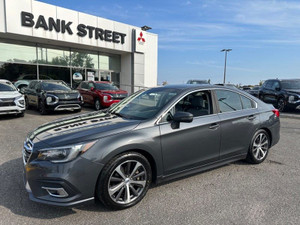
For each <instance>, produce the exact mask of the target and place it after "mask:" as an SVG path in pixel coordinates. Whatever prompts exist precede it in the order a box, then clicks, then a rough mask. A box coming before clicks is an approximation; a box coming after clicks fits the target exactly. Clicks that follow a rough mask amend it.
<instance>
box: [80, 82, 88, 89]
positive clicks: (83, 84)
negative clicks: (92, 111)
mask: <svg viewBox="0 0 300 225" xmlns="http://www.w3.org/2000/svg"><path fill="white" fill-rule="evenodd" d="M81 88H83V89H88V88H89V86H88V85H87V83H86V82H82V84H81Z"/></svg>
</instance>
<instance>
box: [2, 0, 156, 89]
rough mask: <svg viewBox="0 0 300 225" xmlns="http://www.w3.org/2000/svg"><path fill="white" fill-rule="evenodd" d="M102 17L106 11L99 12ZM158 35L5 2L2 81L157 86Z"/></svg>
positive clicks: (26, 0) (28, 1) (31, 0)
mask: <svg viewBox="0 0 300 225" xmlns="http://www.w3.org/2000/svg"><path fill="white" fill-rule="evenodd" d="M99 13H101V11H99ZM157 42H158V37H157V35H156V34H153V33H150V32H147V31H145V30H144V29H141V28H140V27H135V26H131V25H127V24H124V23H119V22H116V21H112V20H108V19H104V18H101V17H96V16H93V15H88V14H85V13H81V12H77V11H73V10H69V9H65V8H61V7H57V6H54V5H49V4H46V3H42V2H39V1H35V0H0V79H7V80H10V81H13V82H15V81H20V80H21V81H22V80H25V81H27V80H32V79H55V80H64V81H65V82H66V83H68V84H69V85H70V86H72V87H76V86H77V85H78V83H79V82H80V81H81V80H96V81H97V80H99V81H101V80H104V81H112V82H114V83H115V84H116V85H118V86H119V87H120V88H122V89H125V90H127V91H129V92H133V91H135V90H138V89H139V88H140V87H153V86H156V85H157V50H158V46H157Z"/></svg>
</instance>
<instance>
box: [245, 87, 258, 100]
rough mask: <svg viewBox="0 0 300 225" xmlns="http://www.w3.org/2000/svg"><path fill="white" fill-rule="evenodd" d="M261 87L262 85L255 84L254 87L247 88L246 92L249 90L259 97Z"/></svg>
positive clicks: (251, 93)
mask: <svg viewBox="0 0 300 225" xmlns="http://www.w3.org/2000/svg"><path fill="white" fill-rule="evenodd" d="M259 89H260V86H254V87H253V88H251V89H249V90H246V92H248V93H249V94H250V95H253V96H255V97H257V98H258V93H259Z"/></svg>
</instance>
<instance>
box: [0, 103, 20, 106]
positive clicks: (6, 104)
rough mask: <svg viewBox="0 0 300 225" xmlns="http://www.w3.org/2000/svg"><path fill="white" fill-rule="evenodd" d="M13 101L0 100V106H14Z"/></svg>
mask: <svg viewBox="0 0 300 225" xmlns="http://www.w3.org/2000/svg"><path fill="white" fill-rule="evenodd" d="M15 105H16V103H15V102H0V107H6V106H15Z"/></svg>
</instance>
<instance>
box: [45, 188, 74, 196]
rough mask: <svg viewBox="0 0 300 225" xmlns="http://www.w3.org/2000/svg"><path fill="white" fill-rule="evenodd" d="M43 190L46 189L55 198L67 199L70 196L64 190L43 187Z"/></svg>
mask: <svg viewBox="0 0 300 225" xmlns="http://www.w3.org/2000/svg"><path fill="white" fill-rule="evenodd" d="M42 189H45V190H46V191H47V192H48V194H49V195H50V196H52V197H55V198H65V197H68V196H69V195H68V193H67V192H66V191H65V189H63V188H52V187H42Z"/></svg>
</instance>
